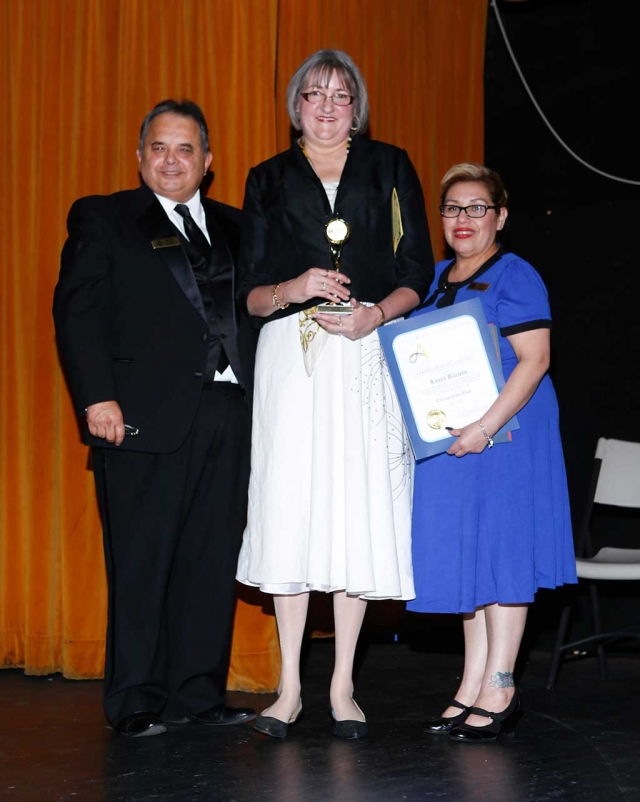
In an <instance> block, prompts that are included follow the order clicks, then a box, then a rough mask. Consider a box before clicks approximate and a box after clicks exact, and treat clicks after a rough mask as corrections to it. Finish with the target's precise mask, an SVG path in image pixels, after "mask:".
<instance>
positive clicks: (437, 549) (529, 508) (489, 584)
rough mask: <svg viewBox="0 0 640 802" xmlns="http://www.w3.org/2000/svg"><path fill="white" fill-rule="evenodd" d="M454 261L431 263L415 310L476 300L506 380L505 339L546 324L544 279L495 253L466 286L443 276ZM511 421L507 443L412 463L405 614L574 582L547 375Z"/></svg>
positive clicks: (462, 607) (466, 607)
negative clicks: (423, 300)
mask: <svg viewBox="0 0 640 802" xmlns="http://www.w3.org/2000/svg"><path fill="white" fill-rule="evenodd" d="M452 264H453V263H452V262H451V261H444V262H440V263H439V264H438V265H436V275H435V279H434V283H433V285H432V287H431V289H430V291H429V295H428V296H427V303H429V302H430V304H431V305H428V306H426V307H425V308H423V309H419V310H417V311H416V312H414V313H413V314H414V315H419V314H424V313H426V312H429V311H433V310H435V309H436V308H437V307H438V306H439V307H442V306H447V305H450V304H451V303H461V302H462V301H468V300H470V299H471V298H479V299H480V301H481V302H482V306H483V309H484V313H485V315H486V318H487V322H488V323H494V324H495V325H496V329H497V331H498V332H499V335H500V336H499V338H498V339H499V343H500V355H501V358H502V369H503V372H504V377H505V380H507V379H508V378H509V376H510V375H511V372H512V371H513V369H514V368H515V366H516V364H517V359H516V355H515V353H514V351H513V348H512V347H511V345H510V344H509V341H508V340H507V336H508V335H512V334H517V333H520V332H523V331H530V330H532V329H536V328H544V327H550V325H551V315H550V311H549V302H548V298H547V291H546V288H545V286H544V284H543V282H542V279H541V278H540V276H539V275H538V273H537V272H536V271H535V270H534V268H533V267H532V266H531V265H530V264H529V263H528V262H525V261H524V260H523V259H520V258H519V257H518V256H516V255H515V254H513V253H505V252H504V251H502V250H500V251H498V253H497V254H495V255H494V256H493V257H492V258H491V259H489V260H488V262H485V264H484V265H482V267H480V268H479V270H478V271H476V273H475V274H474V275H473V276H471V277H470V278H469V279H468V280H467V281H465V282H459V283H451V282H448V280H447V278H448V272H449V269H450V267H451V265H452ZM474 285H475V287H476V288H474ZM478 285H479V286H478ZM487 285H488V286H487ZM518 422H519V424H520V428H519V429H517V430H516V431H514V432H513V440H512V442H510V443H496V444H495V446H494V447H493V448H491V449H489V448H485V449H484V451H483V452H482V453H481V454H467V455H465V456H464V457H460V458H458V457H454V456H450V455H449V454H439V455H437V456H435V457H431V458H430V459H426V460H423V461H422V462H419V463H418V464H417V465H416V472H415V490H414V502H413V529H412V538H413V547H412V548H413V567H414V581H415V588H416V598H415V600H413V601H411V602H409V603H408V604H407V609H408V610H412V611H414V612H423V613H470V612H473V611H474V610H475V609H476V608H478V607H481V606H482V605H486V604H492V603H494V602H499V603H502V604H525V603H528V602H531V601H533V597H534V594H535V592H536V591H537V590H538V588H555V587H557V586H559V585H562V584H565V583H574V582H576V581H577V579H576V568H575V558H574V548H573V538H572V532H571V519H570V512H569V498H568V493H567V481H566V474H565V467H564V459H563V456H562V444H561V442H560V430H559V427H558V404H557V401H556V395H555V392H554V389H553V385H552V383H551V379H550V378H549V376H545V377H544V378H543V379H542V381H541V382H540V384H539V386H538V388H537V390H536V391H535V393H534V395H533V396H532V398H531V399H530V401H528V402H527V404H526V405H525V406H524V407H523V408H522V409H521V410H520V411H519V412H518Z"/></svg>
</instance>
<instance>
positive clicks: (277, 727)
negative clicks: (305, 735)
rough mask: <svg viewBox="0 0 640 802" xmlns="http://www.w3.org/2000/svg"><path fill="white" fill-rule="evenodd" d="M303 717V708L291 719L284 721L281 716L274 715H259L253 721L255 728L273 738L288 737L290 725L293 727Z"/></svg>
mask: <svg viewBox="0 0 640 802" xmlns="http://www.w3.org/2000/svg"><path fill="white" fill-rule="evenodd" d="M301 718H302V708H300V710H298V712H297V714H296V715H295V717H294V718H292V719H290V720H289V721H282V720H281V719H279V718H274V716H257V718H256V720H255V721H254V723H253V729H254V730H256V732H261V733H262V734H263V735H270V736H271V737H272V738H286V737H287V731H288V730H289V727H293V726H294V725H295V724H297V723H298V722H299V721H300V719H301Z"/></svg>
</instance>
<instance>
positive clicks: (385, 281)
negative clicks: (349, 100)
mask: <svg viewBox="0 0 640 802" xmlns="http://www.w3.org/2000/svg"><path fill="white" fill-rule="evenodd" d="M394 189H395V190H396V195H397V197H398V201H399V205H400V212H401V216H402V225H403V229H404V235H403V237H402V239H401V240H400V244H399V246H398V249H397V251H396V253H394V251H393V230H392V197H393V190H394ZM242 212H243V215H242V246H241V249H240V265H239V281H238V292H239V298H240V300H241V302H242V304H243V306H245V307H246V299H247V296H248V295H249V293H250V292H251V290H252V289H254V288H255V287H259V286H262V285H267V284H277V283H278V282H280V281H287V280H288V279H292V278H295V277H297V276H299V275H300V274H301V273H303V272H304V271H305V270H307V269H308V268H310V267H324V268H333V263H332V260H331V252H330V249H329V245H328V243H327V240H326V239H325V233H324V230H325V225H326V223H327V222H328V221H329V220H330V219H331V217H333V216H334V215H337V216H339V217H342V218H344V219H345V220H346V221H347V222H348V223H349V226H350V229H351V234H350V237H349V240H348V241H347V242H346V243H345V245H344V248H343V251H342V257H341V259H340V269H341V271H342V272H344V273H346V274H347V275H348V276H349V278H350V279H351V284H350V286H349V289H350V290H351V293H352V295H353V297H354V298H357V299H358V300H359V301H370V302H372V303H378V302H379V301H381V300H382V299H383V298H385V297H386V296H387V295H389V293H390V292H392V291H393V290H394V289H396V288H397V287H408V288H410V289H412V290H415V292H416V293H417V294H418V296H419V297H420V300H422V299H423V298H424V297H425V295H426V292H427V290H428V289H429V286H430V285H431V281H432V279H433V268H434V264H433V254H432V251H431V241H430V239H429V227H428V224H427V216H426V212H425V208H424V197H423V194H422V187H421V186H420V180H419V179H418V176H417V174H416V171H415V170H414V168H413V165H412V164H411V161H410V159H409V156H408V155H407V153H406V151H404V150H402V149H401V148H397V147H395V146H393V145H388V144H386V143H385V142H376V141H373V140H371V141H370V140H367V139H363V138H362V137H359V136H356V137H354V139H353V142H352V144H351V151H350V153H349V157H348V158H347V161H346V163H345V167H344V170H343V172H342V177H341V179H340V185H339V188H338V194H337V196H336V200H335V205H334V211H333V212H332V211H331V207H330V205H329V201H328V199H327V195H326V192H325V191H324V189H323V187H322V184H321V182H320V180H319V178H318V176H317V175H316V173H315V172H314V170H313V168H312V167H311V165H310V164H309V162H308V161H307V159H306V157H305V155H304V153H303V152H302V150H301V149H300V147H299V146H298V144H297V143H294V144H293V145H292V146H291V148H290V149H289V150H287V151H284V152H283V153H279V154H278V155H277V156H274V157H273V158H271V159H268V160H267V161H265V162H262V164H260V165H258V166H257V167H254V168H253V169H252V170H251V171H250V173H249V177H248V178H247V185H246V192H245V199H244V206H243V210H242ZM321 300H323V299H316V301H314V300H308V301H305V303H303V304H298V305H296V304H291V305H290V306H289V307H288V309H286V310H285V311H277V312H275V313H274V314H273V315H270V316H269V318H267V319H266V320H265V319H264V318H256V319H255V321H254V322H255V323H256V324H257V325H261V324H263V323H265V322H268V321H271V320H277V319H278V318H280V317H284V316H286V315H290V314H293V313H295V312H297V311H299V310H300V309H307V308H308V307H309V306H312V305H313V304H314V303H317V302H320V301H321Z"/></svg>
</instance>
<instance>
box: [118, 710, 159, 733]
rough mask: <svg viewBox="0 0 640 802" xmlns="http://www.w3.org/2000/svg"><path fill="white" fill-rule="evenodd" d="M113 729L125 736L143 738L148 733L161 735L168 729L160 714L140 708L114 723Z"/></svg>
mask: <svg viewBox="0 0 640 802" xmlns="http://www.w3.org/2000/svg"><path fill="white" fill-rule="evenodd" d="M112 726H113V729H114V730H115V731H116V732H117V733H118V734H119V735H124V737H125V738H143V737H145V736H148V735H161V734H162V733H163V732H166V731H167V728H166V727H165V726H164V723H163V721H162V719H161V718H160V716H158V715H157V714H156V713H151V712H149V711H148V710H140V711H138V712H137V713H132V714H131V715H130V716H125V718H123V719H120V721H117V722H116V723H115V724H112Z"/></svg>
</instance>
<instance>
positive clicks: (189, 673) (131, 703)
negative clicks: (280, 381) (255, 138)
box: [54, 100, 255, 737]
mask: <svg viewBox="0 0 640 802" xmlns="http://www.w3.org/2000/svg"><path fill="white" fill-rule="evenodd" d="M211 159H212V156H211V153H210V151H209V143H208V129H207V124H206V121H205V119H204V116H203V114H202V111H201V110H200V108H199V107H198V106H196V105H195V103H191V102H189V101H184V102H182V103H177V102H176V101H173V100H166V101H162V102H161V103H159V104H158V105H157V106H155V107H154V108H153V109H152V110H151V112H149V114H148V115H147V117H146V118H145V120H144V122H143V124H142V128H141V131H140V149H139V150H138V161H139V168H140V175H141V177H142V181H143V184H142V186H141V187H140V188H139V189H136V190H132V191H125V192H117V193H115V194H114V195H109V196H94V197H88V198H82V199H80V200H79V201H77V202H76V203H74V205H73V206H72V208H71V211H70V213H69V219H68V229H69V238H68V239H67V241H66V243H65V246H64V249H63V251H62V266H61V270H60V278H59V281H58V285H57V287H56V291H55V298H54V318H55V324H56V335H57V341H58V347H59V351H60V355H61V358H62V362H63V365H64V367H65V370H66V374H67V378H68V382H69V386H70V389H71V395H72V397H73V401H74V404H75V406H76V408H77V410H78V414H79V415H81V416H82V417H83V418H85V417H86V425H84V424H83V428H84V442H85V443H87V444H88V445H90V446H92V447H93V469H94V473H95V480H96V490H97V495H98V503H99V507H100V514H101V518H102V525H103V532H104V546H105V559H106V566H107V578H108V587H109V620H108V628H107V644H106V661H105V687H104V700H105V711H106V714H107V718H108V719H109V721H110V722H111V724H112V726H113V727H114V729H116V730H117V731H118V732H120V733H121V734H122V735H126V736H129V737H136V736H141V735H155V734H159V733H161V732H164V731H165V729H166V728H165V723H166V722H173V723H187V722H189V721H196V722H199V723H202V724H210V725H225V724H235V723H240V722H243V721H248V720H250V719H251V718H253V717H254V714H253V711H252V710H250V709H248V708H243V709H232V708H229V707H226V706H225V705H224V703H223V701H222V696H221V693H222V689H223V686H224V681H225V677H226V672H227V668H228V660H229V647H230V640H231V628H232V617H233V598H234V577H235V570H236V562H237V556H238V550H239V548H240V542H241V538H242V531H243V528H244V524H245V516H246V496H247V484H248V475H249V438H250V397H251V382H252V371H253V358H254V351H255V334H254V332H253V329H252V328H251V326H250V324H249V321H248V319H247V318H246V316H245V315H243V313H242V312H241V311H240V310H238V309H237V308H236V307H235V304H234V301H233V299H234V295H235V293H234V261H235V258H236V253H237V245H238V239H239V217H240V212H239V211H238V210H237V209H233V208H231V207H229V206H225V205H224V204H221V203H217V202H215V201H211V200H208V199H206V198H201V196H200V184H201V182H202V179H203V176H204V175H206V173H207V171H208V169H209V165H210V164H211Z"/></svg>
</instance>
